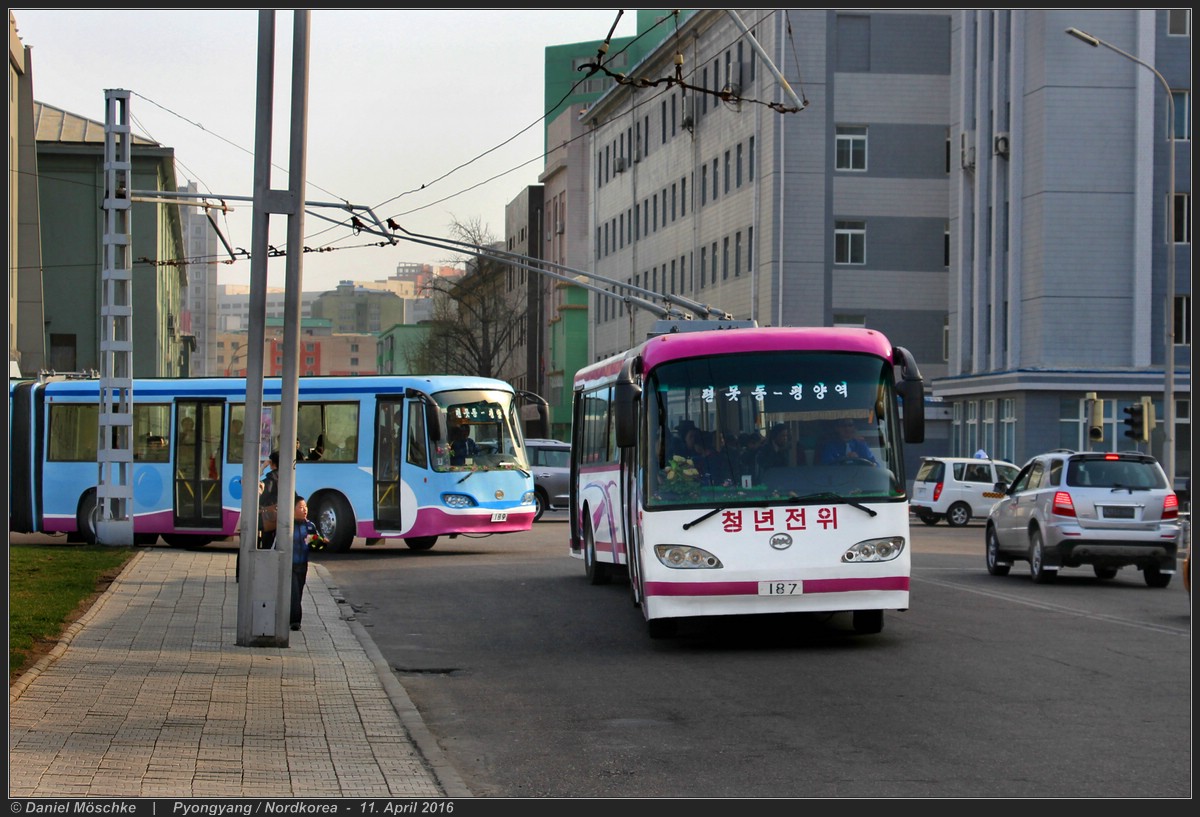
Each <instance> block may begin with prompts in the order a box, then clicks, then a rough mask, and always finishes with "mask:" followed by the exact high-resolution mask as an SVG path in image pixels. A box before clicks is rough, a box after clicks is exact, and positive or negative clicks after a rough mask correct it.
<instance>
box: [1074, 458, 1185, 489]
mask: <svg viewBox="0 0 1200 817" xmlns="http://www.w3.org/2000/svg"><path fill="white" fill-rule="evenodd" d="M1067 485H1068V487H1071V488H1135V489H1142V490H1150V489H1151V488H1166V487H1167V483H1166V480H1165V479H1164V478H1163V477H1162V475H1161V474H1160V473H1159V471H1158V469H1157V468H1155V467H1154V465H1153V464H1152V463H1149V462H1140V461H1137V460H1074V461H1072V462H1071V464H1070V465H1069V466H1068V467H1067Z"/></svg>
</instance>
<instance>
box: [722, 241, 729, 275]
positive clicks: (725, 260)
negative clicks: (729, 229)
mask: <svg viewBox="0 0 1200 817" xmlns="http://www.w3.org/2000/svg"><path fill="white" fill-rule="evenodd" d="M721 247H722V250H723V252H722V254H721V280H722V281H727V280H728V279H729V236H725V238H724V240H723V241H722V242H721Z"/></svg>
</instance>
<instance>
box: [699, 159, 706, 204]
mask: <svg viewBox="0 0 1200 817" xmlns="http://www.w3.org/2000/svg"><path fill="white" fill-rule="evenodd" d="M706 204H708V165H701V166H700V206H701V207H703V206H704V205H706Z"/></svg>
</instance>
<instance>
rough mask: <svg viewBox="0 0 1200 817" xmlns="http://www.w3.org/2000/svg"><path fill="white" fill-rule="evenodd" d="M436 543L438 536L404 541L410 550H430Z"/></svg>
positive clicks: (412, 538) (418, 537)
mask: <svg viewBox="0 0 1200 817" xmlns="http://www.w3.org/2000/svg"><path fill="white" fill-rule="evenodd" d="M435 542H437V537H436V536H412V537H409V538H408V539H405V540H404V544H406V545H408V549H409V550H429V549H430V548H431V547H433V545H434V543H435Z"/></svg>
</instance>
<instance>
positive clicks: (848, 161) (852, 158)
mask: <svg viewBox="0 0 1200 817" xmlns="http://www.w3.org/2000/svg"><path fill="white" fill-rule="evenodd" d="M834 169H835V170H866V169H867V129H866V128H865V127H863V126H861V125H838V126H837V136H836V137H835V139H834Z"/></svg>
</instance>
